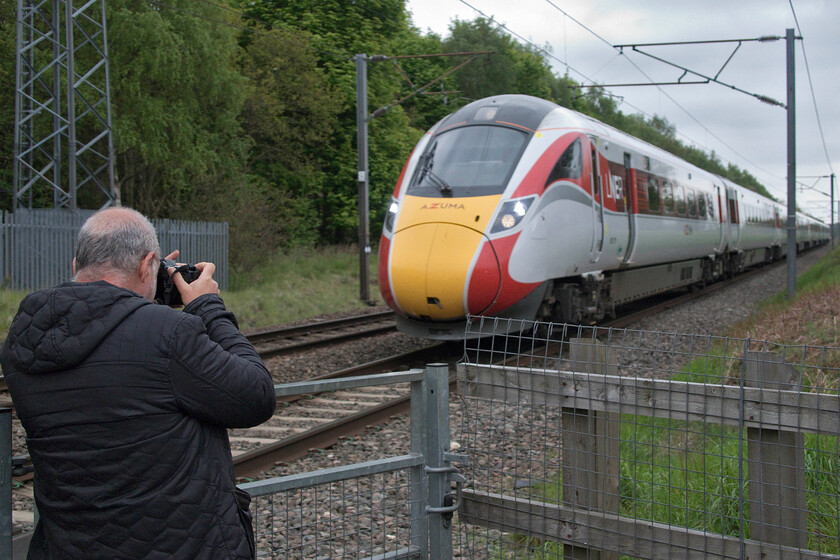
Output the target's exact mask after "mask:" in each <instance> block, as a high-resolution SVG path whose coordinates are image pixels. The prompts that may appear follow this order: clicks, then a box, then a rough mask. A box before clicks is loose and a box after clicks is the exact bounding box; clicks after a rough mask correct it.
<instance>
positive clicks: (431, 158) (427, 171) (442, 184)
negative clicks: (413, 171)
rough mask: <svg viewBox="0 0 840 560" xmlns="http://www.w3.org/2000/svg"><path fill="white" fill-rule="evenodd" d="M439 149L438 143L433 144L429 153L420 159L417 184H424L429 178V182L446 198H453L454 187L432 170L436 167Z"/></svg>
mask: <svg viewBox="0 0 840 560" xmlns="http://www.w3.org/2000/svg"><path fill="white" fill-rule="evenodd" d="M436 149H437V142H435V143H434V144H432V147H431V148H429V151H428V152H426V154H424V155H423V156H421V158H420V174H419V175H418V176H417V183H422V182H423V179H425V178H426V177H427V176H428V177H429V180H430V181H431V182H432V183H433V184H434V185H435V186H436V187H437V188H438V189H440V192H441V194H442V195H444V196H452V187H450V186H449V184H448V183H447V182H446V181H444V180H443V179H441V178H440V177H439V176H438V175H437V174H436V173H435V172H434V171H432V168H433V167H434V166H435V150H436Z"/></svg>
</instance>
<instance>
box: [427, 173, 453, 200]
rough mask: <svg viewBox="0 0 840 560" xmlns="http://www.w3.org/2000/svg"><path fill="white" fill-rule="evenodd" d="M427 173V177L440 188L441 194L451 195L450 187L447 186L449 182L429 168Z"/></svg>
mask: <svg viewBox="0 0 840 560" xmlns="http://www.w3.org/2000/svg"><path fill="white" fill-rule="evenodd" d="M427 173H428V175H429V179H431V180H432V182H433V183H434V184H435V185H437V188H439V189H440V194H442V195H443V196H452V187H450V186H449V183H447V182H446V181H444V180H443V179H441V178H440V177H438V176H437V175H436V174H435V173H434V172H432V170H431V169H429V171H428V172H427Z"/></svg>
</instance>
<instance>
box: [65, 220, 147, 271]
mask: <svg viewBox="0 0 840 560" xmlns="http://www.w3.org/2000/svg"><path fill="white" fill-rule="evenodd" d="M150 252H153V253H154V254H155V257H156V258H155V259H154V260H155V261H157V262H155V263H154V265H155V266H157V265H158V262H159V261H160V257H161V255H160V244H159V243H158V239H157V235H156V234H155V228H154V226H152V224H151V222H149V220H148V219H147V218H146V217H145V216H144V215H143V214H141V213H140V212H137V211H136V210H132V209H131V208H125V207H120V208H106V209H105V210H100V211H99V212H97V213H96V214H94V215H93V216H91V217H90V218H88V219H87V221H85V223H84V225H82V229H81V230H80V231H79V237H78V242H77V244H76V279H77V280H78V279H79V277H80V276H85V277H90V276H96V277H99V278H101V277H102V276H104V275H106V274H116V275H119V276H126V275H128V274H130V273H132V272H133V271H134V270H136V268H137V265H138V264H139V263H140V261H141V260H143V258H144V257H145V256H146V255H148V254H149V253H150Z"/></svg>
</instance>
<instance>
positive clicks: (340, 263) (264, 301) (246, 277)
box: [222, 247, 382, 330]
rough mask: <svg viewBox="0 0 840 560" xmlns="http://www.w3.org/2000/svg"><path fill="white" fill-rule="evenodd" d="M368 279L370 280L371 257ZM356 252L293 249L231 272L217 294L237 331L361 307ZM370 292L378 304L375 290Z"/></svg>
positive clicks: (373, 266)
mask: <svg viewBox="0 0 840 560" xmlns="http://www.w3.org/2000/svg"><path fill="white" fill-rule="evenodd" d="M370 260H371V267H370V275H369V278H370V280H371V281H372V282H373V281H375V280H376V255H374V254H372V255H371V259H370ZM359 287H360V286H359V253H358V251H357V250H356V249H354V248H352V247H328V248H325V249H320V250H314V249H299V250H295V251H291V252H289V253H287V254H279V255H272V256H270V257H268V258H267V259H266V261H265V263H264V264H263V265H261V266H260V267H259V268H257V269H256V270H254V271H251V272H248V273H245V274H241V273H239V274H233V275H231V279H230V290H229V291H226V292H224V293H222V297H223V298H224V300H225V305H226V306H227V307H228V309H230V310H231V311H233V312H234V314H235V315H236V318H237V320H238V321H239V326H240V328H241V329H242V330H251V329H255V328H259V327H265V326H269V325H277V324H281V323H287V322H290V321H295V320H298V319H304V318H307V317H316V316H318V315H323V314H325V313H333V312H337V311H349V310H353V309H359V308H361V307H365V306H366V304H365V303H364V302H362V301H361V300H360V299H359ZM370 296H371V298H372V299H374V301H375V302H376V303H378V304H379V303H382V299H381V296H380V294H379V289H378V288H377V287H376V286H375V285H371V286H370Z"/></svg>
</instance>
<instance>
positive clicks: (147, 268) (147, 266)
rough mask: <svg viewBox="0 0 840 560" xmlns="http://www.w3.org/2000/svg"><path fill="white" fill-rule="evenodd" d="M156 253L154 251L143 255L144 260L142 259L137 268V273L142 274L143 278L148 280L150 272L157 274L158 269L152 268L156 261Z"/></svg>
mask: <svg viewBox="0 0 840 560" xmlns="http://www.w3.org/2000/svg"><path fill="white" fill-rule="evenodd" d="M154 259H155V254H154V252H152V251H149V253H148V254H147V255H146V256H145V257H143V260H142V261H140V264H139V265H138V268H137V275H138V276H140V278H141V279H142V280H144V281H145V280H147V279H148V275H149V274H157V270H154V271H153V270H152V263H153V262H154Z"/></svg>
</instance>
